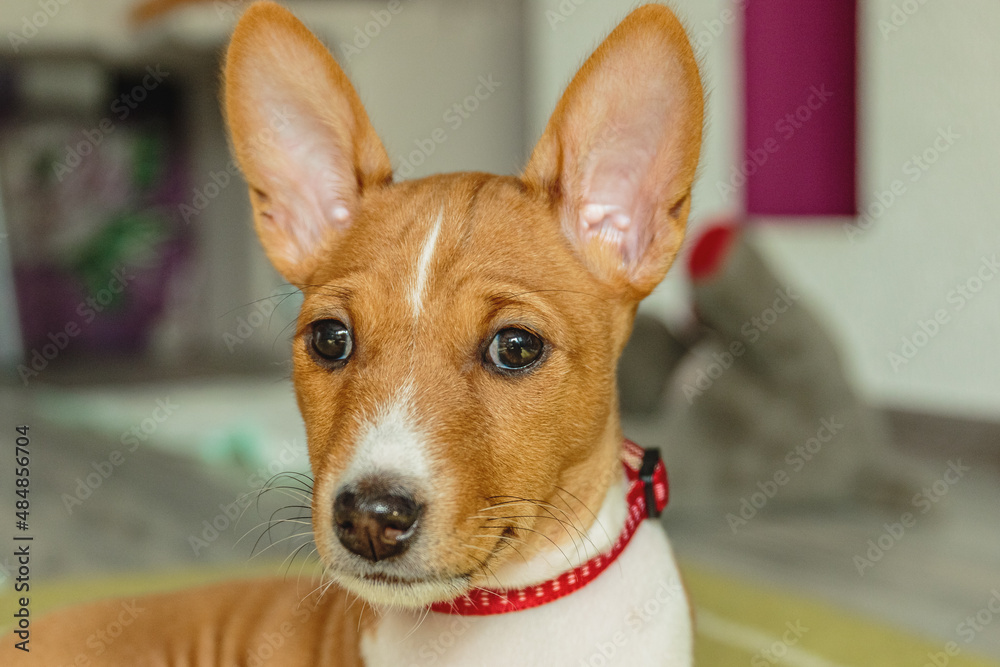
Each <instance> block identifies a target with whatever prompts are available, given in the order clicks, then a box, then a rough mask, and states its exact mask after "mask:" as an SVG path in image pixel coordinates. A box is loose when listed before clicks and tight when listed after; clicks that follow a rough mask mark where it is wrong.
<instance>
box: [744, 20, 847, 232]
mask: <svg viewBox="0 0 1000 667" xmlns="http://www.w3.org/2000/svg"><path fill="white" fill-rule="evenodd" d="M744 56H745V57H744V63H745V65H744V66H745V77H746V78H745V82H746V92H745V94H746V132H745V137H746V146H745V152H744V155H743V159H741V160H740V163H741V164H740V166H739V167H738V171H739V172H740V173H741V174H743V175H745V176H746V181H747V184H746V197H747V201H746V206H747V213H748V214H750V215H795V216H810V215H816V216H826V215H854V214H855V213H856V212H857V2H856V0H833V1H829V2H803V1H802V0H763V1H761V2H750V3H748V4H747V6H746V10H745V23H744ZM735 176H736V177H737V178H738V177H739V175H738V174H737V175H735Z"/></svg>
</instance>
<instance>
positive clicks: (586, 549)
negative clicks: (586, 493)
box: [488, 411, 628, 589]
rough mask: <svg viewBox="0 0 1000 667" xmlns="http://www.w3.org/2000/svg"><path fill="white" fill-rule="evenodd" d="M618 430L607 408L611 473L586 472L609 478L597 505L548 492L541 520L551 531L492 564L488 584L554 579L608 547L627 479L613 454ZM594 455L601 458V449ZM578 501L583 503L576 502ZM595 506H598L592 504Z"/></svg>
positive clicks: (621, 521) (618, 524) (623, 509)
mask: <svg viewBox="0 0 1000 667" xmlns="http://www.w3.org/2000/svg"><path fill="white" fill-rule="evenodd" d="M620 433H621V430H620V428H619V426H618V420H617V418H616V415H615V413H614V412H613V411H612V415H611V417H610V418H609V424H608V429H607V434H608V435H607V436H606V437H605V438H604V439H603V440H604V442H603V443H602V450H603V451H608V450H611V451H613V452H615V458H614V461H613V462H612V463H611V468H612V470H613V472H612V473H607V472H605V471H602V470H601V467H598V468H597V472H596V473H592V474H594V475H595V477H594V479H609V477H608V475H609V474H610V480H611V482H610V484H609V485H608V486H607V490H606V491H605V492H604V494H603V497H602V496H601V495H600V494H599V493H598V494H595V497H596V498H597V499H599V501H598V502H599V504H598V503H594V504H590V503H589V502H588V501H587V500H585V499H580V498H575V499H569V498H568V497H567V495H566V493H565V492H563V491H559V492H557V493H556V494H554V496H553V497H552V498H551V499H550V501H549V502H548V505H549V507H550V508H551V509H548V510H546V511H545V512H543V514H545V515H546V516H547V517H548V518H549V519H550V520H548V521H546V522H545V523H547V524H551V526H555V527H557V528H558V529H557V531H554V530H551V529H550V530H549V531H548V532H547V539H545V540H540V539H539V540H536V543H538V542H541V544H542V546H540V547H539V548H538V549H536V550H535V551H533V552H532V553H531V554H528V555H527V557H526V558H519V557H517V556H516V555H515V557H514V558H513V559H511V560H508V561H507V562H506V563H504V564H503V565H502V566H500V567H498V568H496V570H495V571H494V572H493V575H495V576H490V578H489V582H488V585H490V586H495V587H497V588H503V589H514V588H524V587H528V586H534V585H536V584H540V583H542V582H545V581H548V580H550V579H554V578H556V577H558V576H559V575H560V574H562V573H564V572H568V571H569V570H572V569H574V568H576V567H578V566H579V565H582V564H583V563H586V562H587V561H589V560H591V559H592V558H594V557H595V556H597V555H599V554H602V553H607V552H608V551H609V550H610V549H611V546H612V545H613V544H614V542H615V540H616V539H617V538H618V536H619V535H620V534H621V532H622V530H623V528H624V526H625V520H626V517H627V516H628V502H627V500H626V491H627V489H628V481H627V480H626V478H625V474H624V472H623V471H622V469H621V464H620V463H619V460H618V456H617V454H618V452H619V451H620V449H621V441H622V439H621V435H620ZM598 456H600V458H604V456H603V455H601V454H598ZM588 467H589V468H593V466H588ZM574 500H575V501H576V502H574ZM581 500H583V503H580V502H579V501H581ZM584 505H585V506H584ZM595 507H596V508H598V509H596V510H595V509H592V508H595Z"/></svg>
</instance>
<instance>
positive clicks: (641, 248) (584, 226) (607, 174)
mask: <svg viewBox="0 0 1000 667" xmlns="http://www.w3.org/2000/svg"><path fill="white" fill-rule="evenodd" d="M647 106H648V104H647ZM638 115H639V117H638V118H635V119H633V121H632V123H631V124H630V126H629V127H627V128H626V129H618V130H616V131H612V132H606V134H612V135H614V136H613V138H611V139H610V140H608V141H607V142H605V145H604V146H600V147H599V148H598V150H594V151H592V152H591V153H590V155H588V156H586V157H585V158H584V160H585V161H586V163H587V169H586V172H585V177H584V182H583V184H582V186H583V187H582V192H581V193H580V195H581V198H580V200H579V201H580V204H579V210H578V211H577V213H576V217H577V220H578V229H577V233H578V234H579V235H580V238H581V240H582V241H583V242H584V243H585V244H586V243H588V242H590V241H591V240H592V239H595V238H597V239H600V240H601V241H602V242H604V243H606V244H609V245H611V246H613V247H614V248H615V249H616V250H617V252H618V253H619V255H620V261H621V263H622V266H623V268H626V269H633V268H635V267H636V265H637V264H638V263H639V262H640V261H641V260H642V257H643V254H644V253H645V250H646V248H647V247H648V246H649V242H650V238H651V236H652V234H653V225H654V223H655V221H654V219H653V216H654V212H655V207H656V202H657V198H658V196H660V195H661V194H662V193H661V192H660V190H661V189H662V188H663V184H662V183H655V182H651V181H652V180H654V179H655V178H656V174H655V171H656V165H655V162H656V151H657V149H658V148H660V147H661V145H662V144H663V136H662V132H663V128H662V123H663V119H662V117H661V114H660V113H656V112H655V111H654V112H653V113H646V114H643V113H642V112H640V113H639V114H638ZM608 127H615V126H614V125H610V124H609V125H608Z"/></svg>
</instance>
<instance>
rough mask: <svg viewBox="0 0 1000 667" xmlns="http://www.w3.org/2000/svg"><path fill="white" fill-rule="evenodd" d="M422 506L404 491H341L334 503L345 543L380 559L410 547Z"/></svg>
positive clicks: (360, 552) (338, 533) (339, 534)
mask: <svg viewBox="0 0 1000 667" xmlns="http://www.w3.org/2000/svg"><path fill="white" fill-rule="evenodd" d="M422 509H423V508H422V506H421V505H420V504H419V503H417V501H416V500H414V499H413V498H412V497H410V496H408V495H404V494H400V493H391V492H386V491H381V490H372V491H364V490H353V491H341V492H340V493H339V494H337V498H336V500H335V501H334V503H333V521H334V524H335V525H336V527H337V537H338V538H339V539H340V543H341V544H343V545H344V546H345V547H346V548H347V549H349V550H350V551H353V552H354V553H356V554H358V555H359V556H363V557H364V558H367V559H368V560H370V561H373V562H376V563H377V562H378V561H380V560H385V559H387V558H392V557H394V556H398V555H400V554H401V553H403V552H404V551H406V549H407V547H409V546H410V543H411V542H412V541H413V536H414V535H415V534H416V532H417V519H418V518H419V517H420V513H421V510H422Z"/></svg>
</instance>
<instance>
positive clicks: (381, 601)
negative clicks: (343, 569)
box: [330, 572, 469, 609]
mask: <svg viewBox="0 0 1000 667" xmlns="http://www.w3.org/2000/svg"><path fill="white" fill-rule="evenodd" d="M330 576H331V577H332V578H333V579H334V581H336V582H337V584H338V585H339V586H340V587H341V588H343V589H345V590H347V591H349V592H351V593H354V594H355V595H357V596H358V597H360V598H361V599H362V600H365V601H367V602H368V603H369V604H371V605H373V606H375V607H390V608H403V609H420V608H423V607H427V606H428V605H431V604H434V603H435V602H446V601H448V600H454V599H455V598H456V597H459V596H461V595H463V594H465V593H466V592H467V591H468V590H469V579H468V577H461V576H460V577H451V578H447V579H426V580H421V579H402V578H399V577H393V576H390V575H382V574H371V575H353V574H346V573H338V572H330Z"/></svg>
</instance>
